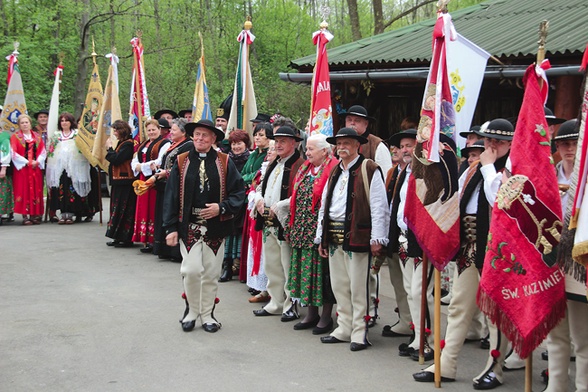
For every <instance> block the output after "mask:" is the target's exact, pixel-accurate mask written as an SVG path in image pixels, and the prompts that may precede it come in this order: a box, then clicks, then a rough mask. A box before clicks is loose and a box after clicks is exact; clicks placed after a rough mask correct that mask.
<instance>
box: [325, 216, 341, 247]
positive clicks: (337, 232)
mask: <svg viewBox="0 0 588 392" xmlns="http://www.w3.org/2000/svg"><path fill="white" fill-rule="evenodd" d="M327 233H328V239H329V242H330V243H333V244H336V245H341V244H343V241H344V240H345V222H333V221H330V222H329V227H328V228H327Z"/></svg>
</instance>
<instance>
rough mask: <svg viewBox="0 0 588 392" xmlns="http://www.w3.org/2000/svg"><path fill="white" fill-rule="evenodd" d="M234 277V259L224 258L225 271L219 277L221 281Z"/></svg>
mask: <svg viewBox="0 0 588 392" xmlns="http://www.w3.org/2000/svg"><path fill="white" fill-rule="evenodd" d="M231 279H233V259H224V260H223V272H222V273H221V276H220V278H219V280H218V281H219V282H228V281H229V280H231Z"/></svg>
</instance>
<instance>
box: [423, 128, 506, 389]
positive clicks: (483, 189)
mask: <svg viewBox="0 0 588 392" xmlns="http://www.w3.org/2000/svg"><path fill="white" fill-rule="evenodd" d="M475 132H476V133H477V134H478V135H480V136H482V137H484V147H485V150H484V152H483V153H482V154H481V155H480V162H479V163H478V164H477V165H472V166H470V167H469V168H468V169H467V170H466V172H465V173H463V174H462V175H461V177H460V178H459V193H460V195H462V196H461V200H460V217H461V225H460V226H461V230H460V231H461V249H460V250H459V253H458V254H457V259H456V269H457V273H456V276H455V277H454V280H453V293H452V294H453V296H452V298H451V303H450V304H449V308H448V319H447V332H446V335H445V348H444V349H443V352H442V353H441V379H442V380H444V381H455V376H456V373H457V358H458V356H459V353H460V351H461V348H462V347H463V343H464V341H465V339H466V336H467V332H468V329H469V327H470V324H471V322H472V318H473V317H474V315H475V313H476V310H478V306H477V304H476V293H477V291H478V286H479V284H480V272H481V271H482V268H483V263H484V256H485V251H484V250H485V249H486V242H487V237H488V231H489V228H490V215H491V211H490V208H491V206H492V205H493V204H494V201H495V199H496V194H497V192H498V188H499V187H500V185H501V181H502V175H503V174H502V172H503V170H504V169H505V167H506V163H507V159H508V154H509V152H510V146H511V143H512V142H511V141H512V138H513V135H514V127H513V126H512V124H511V123H510V122H509V121H507V120H505V119H502V118H498V119H495V120H492V121H490V122H487V123H485V124H484V125H482V127H481V128H480V130H477V131H475ZM488 329H489V332H490V349H489V352H488V361H487V363H486V366H485V368H484V370H483V371H482V372H481V373H480V374H479V375H478V376H477V377H476V378H474V389H477V390H486V389H494V388H496V387H498V386H500V385H501V384H502V372H503V364H504V357H505V354H506V352H505V351H506V349H507V346H508V340H507V339H506V337H505V336H503V335H502V333H501V332H500V331H499V330H498V329H497V328H496V325H495V324H493V323H491V322H490V321H489V320H488ZM413 377H414V379H415V380H416V381H420V382H433V381H434V365H431V366H429V367H428V368H427V369H425V370H423V371H421V372H418V373H415V374H413Z"/></svg>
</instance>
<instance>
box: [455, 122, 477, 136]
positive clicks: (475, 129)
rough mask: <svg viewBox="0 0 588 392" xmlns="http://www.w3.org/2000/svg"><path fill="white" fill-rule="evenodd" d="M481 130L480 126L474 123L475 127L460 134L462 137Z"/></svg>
mask: <svg viewBox="0 0 588 392" xmlns="http://www.w3.org/2000/svg"><path fill="white" fill-rule="evenodd" d="M479 130H480V126H479V125H474V126H473V127H471V128H470V130H469V131H463V132H460V133H459V136H461V137H468V135H471V134H472V133H476V131H479Z"/></svg>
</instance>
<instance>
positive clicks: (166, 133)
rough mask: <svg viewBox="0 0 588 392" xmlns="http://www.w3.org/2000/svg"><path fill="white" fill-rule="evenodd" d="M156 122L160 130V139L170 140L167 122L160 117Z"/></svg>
mask: <svg viewBox="0 0 588 392" xmlns="http://www.w3.org/2000/svg"><path fill="white" fill-rule="evenodd" d="M157 122H158V123H159V129H160V130H161V137H163V138H164V139H168V140H170V136H169V130H170V129H171V125H170V124H169V121H167V120H166V119H165V118H163V117H161V118H159V120H157Z"/></svg>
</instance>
